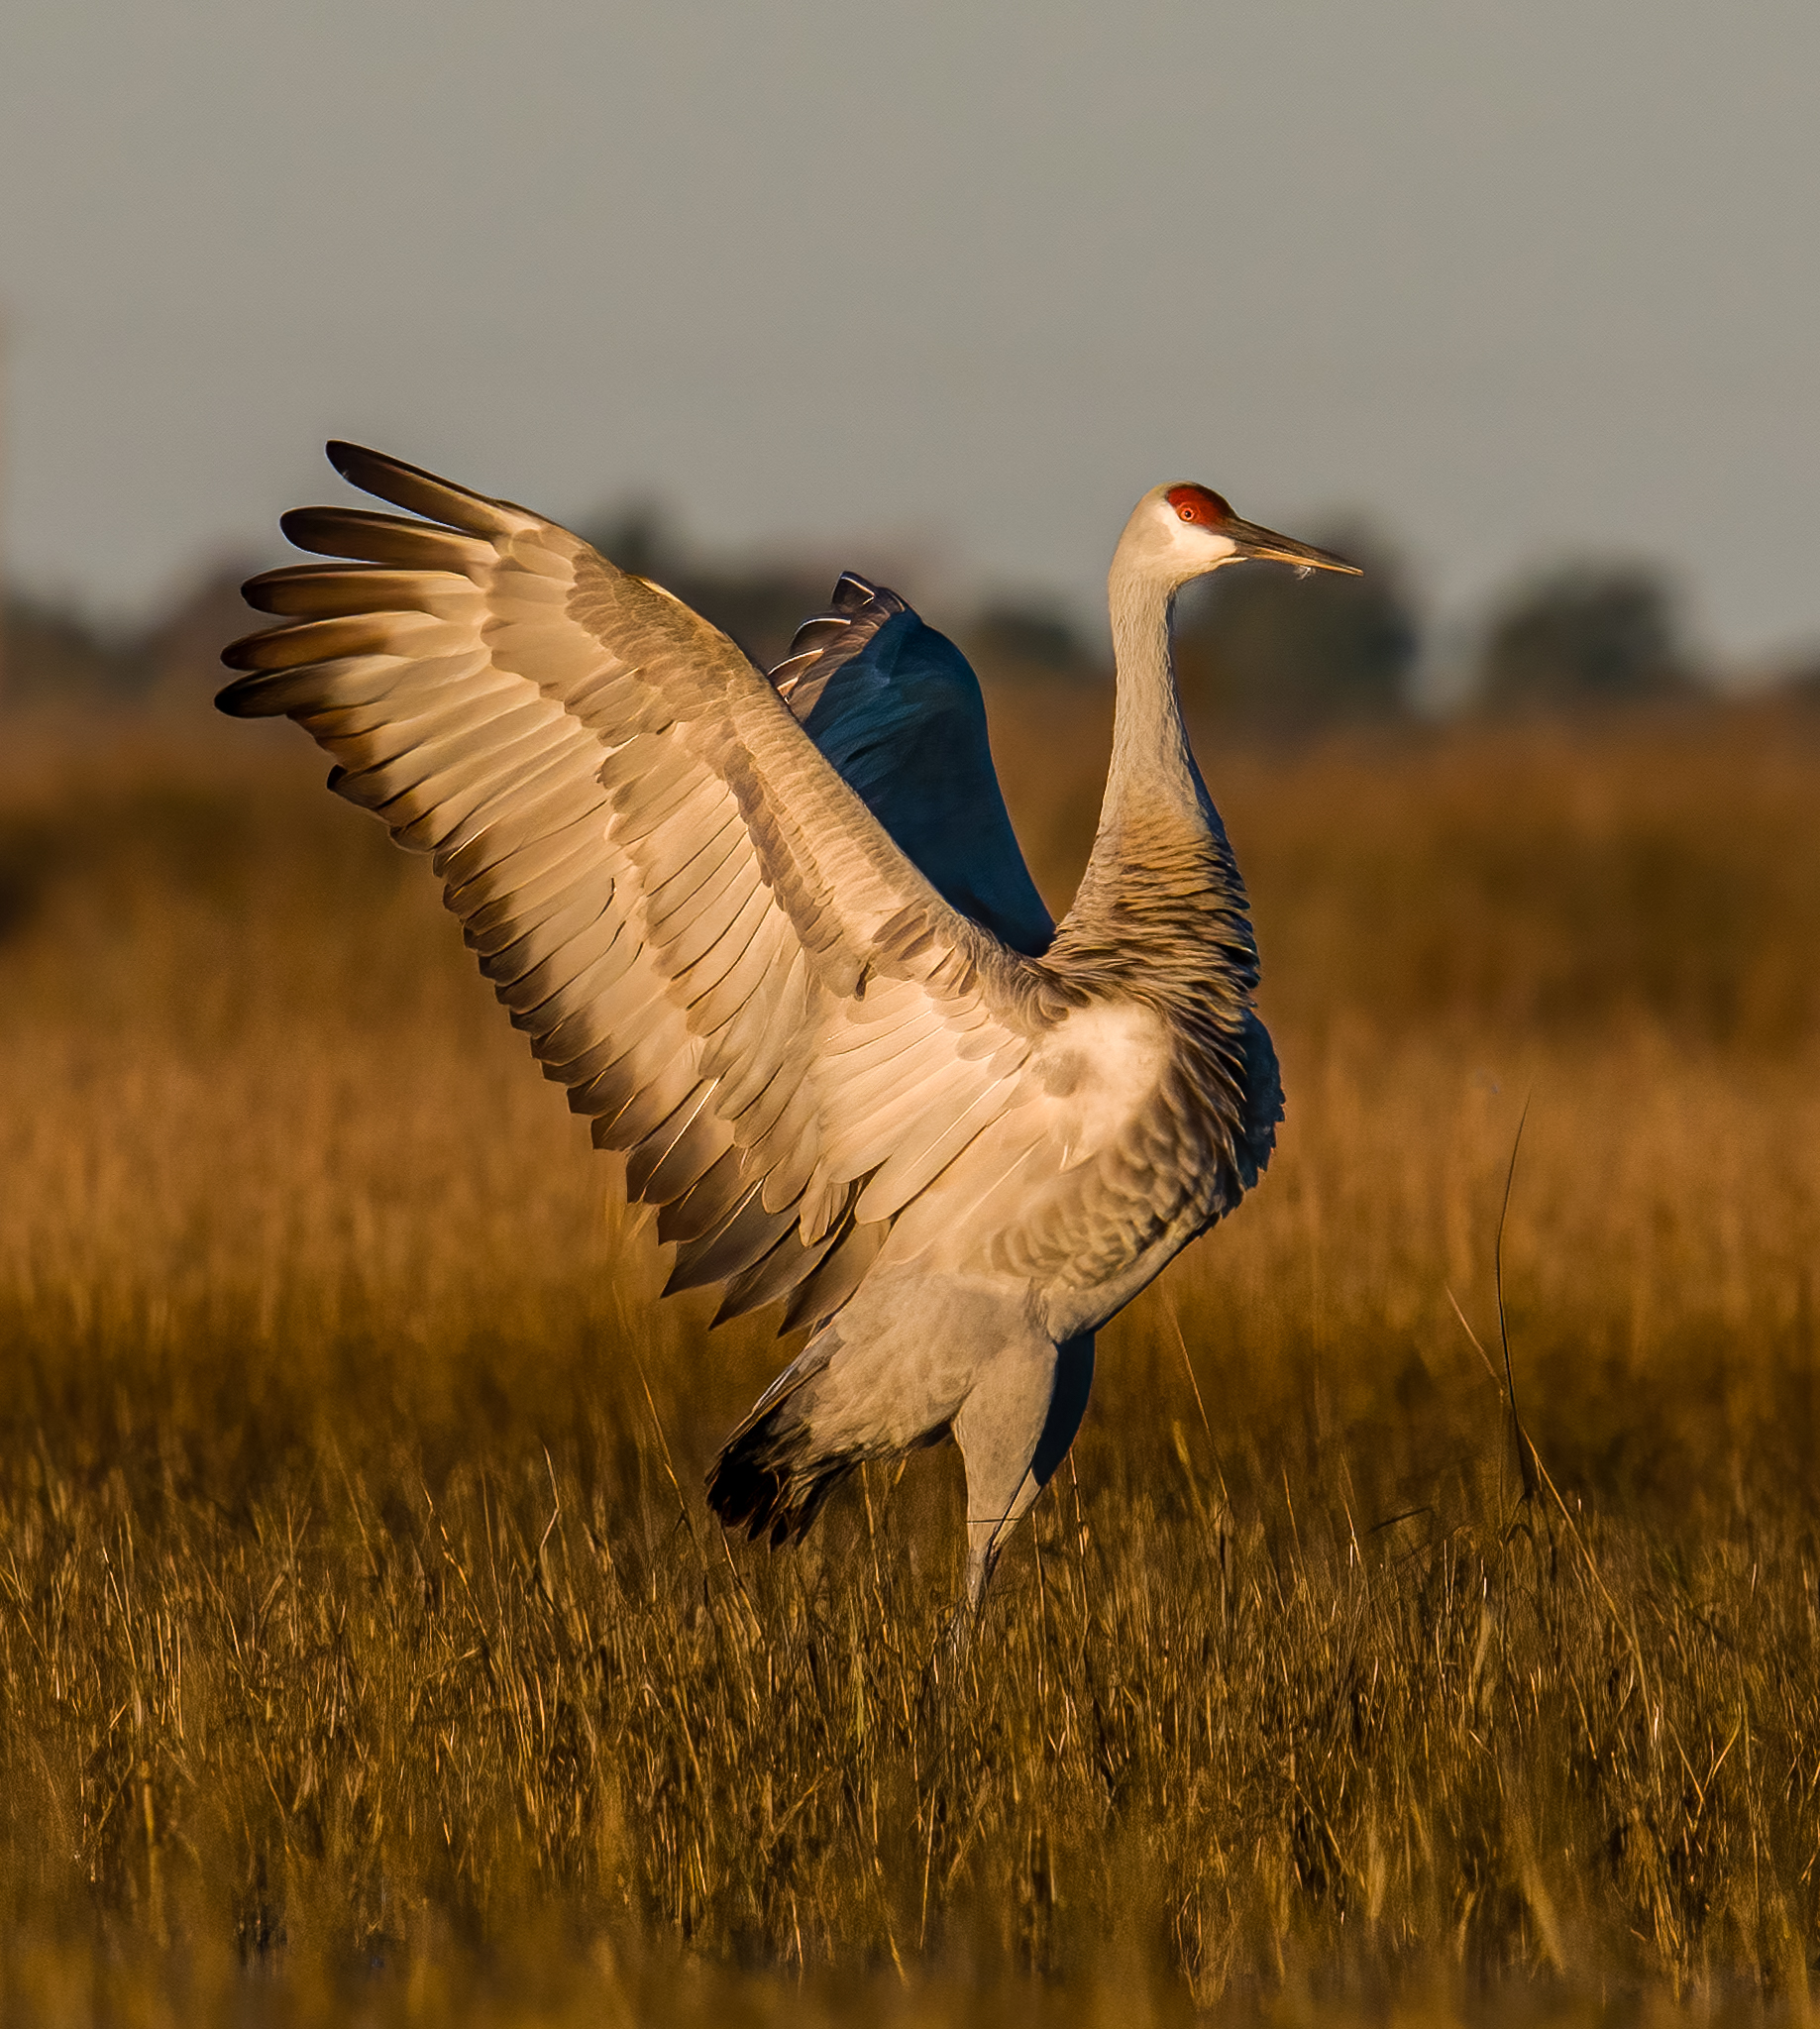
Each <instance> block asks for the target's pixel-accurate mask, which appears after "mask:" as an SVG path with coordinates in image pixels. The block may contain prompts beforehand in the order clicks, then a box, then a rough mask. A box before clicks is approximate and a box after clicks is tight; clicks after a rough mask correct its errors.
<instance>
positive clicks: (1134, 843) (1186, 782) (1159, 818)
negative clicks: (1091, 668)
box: [1052, 545, 1256, 993]
mask: <svg viewBox="0 0 1820 2029" xmlns="http://www.w3.org/2000/svg"><path fill="white" fill-rule="evenodd" d="M1123 549H1124V546H1123V545H1122V546H1121V551H1122V554H1121V555H1120V556H1119V557H1116V558H1115V559H1114V562H1113V571H1112V577H1111V580H1110V582H1109V585H1108V587H1107V588H1108V593H1109V596H1110V601H1111V607H1112V622H1113V645H1114V649H1115V651H1116V654H1117V659H1118V693H1117V698H1116V701H1115V704H1114V710H1113V756H1112V766H1111V768H1110V770H1109V771H1108V774H1107V779H1106V800H1105V801H1104V803H1103V804H1102V805H1101V810H1100V827H1099V830H1098V832H1097V833H1096V834H1095V837H1094V844H1093V852H1092V854H1091V856H1090V857H1089V859H1088V862H1087V871H1086V873H1085V874H1084V875H1083V877H1082V880H1081V886H1080V889H1079V891H1078V893H1077V894H1076V896H1075V901H1074V907H1073V908H1071V909H1070V910H1069V911H1068V915H1067V917H1066V919H1065V920H1064V922H1063V923H1062V925H1061V927H1060V929H1059V930H1058V932H1057V937H1056V943H1055V945H1054V947H1052V955H1053V956H1054V957H1055V958H1056V959H1057V960H1058V961H1060V962H1062V963H1064V964H1066V963H1068V962H1069V960H1070V959H1074V960H1076V961H1079V962H1083V963H1090V964H1093V965H1096V966H1098V965H1104V964H1112V965H1114V966H1116V967H1117V968H1118V969H1120V970H1122V971H1124V970H1129V971H1131V972H1132V974H1133V977H1134V978H1138V979H1142V978H1154V979H1155V980H1156V981H1157V982H1158V983H1159V984H1164V983H1166V982H1167V980H1168V979H1169V978H1171V977H1174V978H1176V979H1178V980H1179V981H1182V982H1190V981H1193V982H1199V981H1202V980H1204V979H1205V978H1206V977H1207V976H1208V974H1209V972H1210V970H1211V971H1212V972H1213V973H1216V974H1220V975H1223V976H1224V975H1228V974H1230V975H1231V984H1232V985H1233V987H1234V988H1235V989H1236V990H1237V991H1238V992H1239V993H1244V992H1248V990H1249V988H1250V986H1251V985H1252V984H1253V983H1254V982H1255V977H1256V959H1255V950H1254V946H1253V945H1252V942H1251V929H1250V923H1249V921H1248V920H1247V918H1246V915H1245V900H1244V889H1243V887H1242V886H1241V885H1240V883H1239V879H1238V871H1237V868H1236V867H1235V865H1234V864H1233V861H1232V854H1231V847H1230V846H1229V845H1228V844H1227V838H1226V831H1225V829H1224V827H1223V826H1222V824H1221V822H1220V816H1219V812H1218V811H1217V810H1216V809H1215V808H1214V804H1213V800H1212V798H1210V797H1209V795H1208V793H1207V788H1206V785H1205V784H1204V783H1203V782H1202V780H1201V771H1200V770H1199V769H1198V768H1197V767H1196V766H1195V759H1194V755H1193V753H1192V752H1191V751H1190V749H1189V745H1188V729H1187V727H1186V726H1185V725H1184V724H1183V722H1182V705H1181V699H1180V696H1179V695H1178V694H1177V691H1176V682H1175V669H1174V663H1173V660H1172V657H1171V654H1170V647H1169V609H1170V605H1171V603H1172V600H1173V595H1174V593H1173V587H1172V586H1171V585H1170V584H1169V583H1168V582H1167V580H1166V579H1164V578H1162V577H1160V576H1159V575H1158V574H1157V573H1156V572H1155V571H1154V570H1149V571H1146V570H1145V569H1144V568H1143V566H1142V563H1141V560H1137V561H1132V560H1127V559H1126V558H1125V557H1124V554H1123Z"/></svg>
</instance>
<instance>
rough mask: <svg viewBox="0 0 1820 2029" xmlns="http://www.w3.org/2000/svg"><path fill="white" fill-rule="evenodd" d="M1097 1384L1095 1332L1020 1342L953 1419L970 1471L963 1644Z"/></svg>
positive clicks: (960, 1619)
mask: <svg viewBox="0 0 1820 2029" xmlns="http://www.w3.org/2000/svg"><path fill="white" fill-rule="evenodd" d="M1092 1386H1093V1334H1092V1333H1091V1332H1084V1333H1082V1335H1080V1336H1079V1337H1078V1338H1069V1339H1065V1340H1064V1341H1063V1342H1062V1343H1061V1344H1060V1345H1053V1344H1051V1343H1050V1342H1049V1341H1048V1340H1047V1339H1042V1338H1037V1339H1034V1340H1032V1341H1017V1342H1014V1343H1013V1344H1011V1345H1008V1346H1007V1347H1006V1348H1005V1350H1004V1351H1003V1352H1002V1353H1001V1354H1000V1355H999V1357H998V1358H997V1359H995V1360H994V1361H993V1362H992V1364H991V1365H990V1366H989V1367H988V1368H987V1370H986V1372H985V1373H984V1374H983V1375H982V1376H981V1377H980V1380H979V1381H978V1383H977V1384H976V1385H975V1387H974V1388H973V1391H972V1392H971V1393H970V1394H969V1395H968V1397H967V1399H966V1401H965V1402H964V1403H963V1404H962V1405H961V1409H960V1414H959V1415H958V1416H956V1417H955V1419H954V1437H955V1442H957V1443H958V1444H959V1445H960V1447H961V1456H962V1458H963V1460H964V1461H965V1463H966V1467H967V1596H966V1599H965V1601H964V1602H963V1604H962V1606H961V1609H960V1611H959V1613H958V1614H957V1615H956V1617H955V1623H954V1639H955V1641H956V1643H957V1644H964V1643H965V1641H966V1639H967V1637H968V1635H969V1634H970V1633H971V1631H972V1626H973V1623H974V1621H975V1620H976V1619H977V1618H978V1615H979V1611H980V1604H981V1602H982V1601H983V1600H984V1598H985V1596H986V1587H987V1585H988V1583H989V1582H990V1580H991V1578H992V1573H993V1567H994V1566H995V1565H996V1564H997V1563H998V1561H999V1552H1000V1551H1001V1550H1002V1549H1003V1548H1004V1547H1005V1542H1006V1539H1007V1538H1008V1537H1009V1536H1010V1535H1011V1533H1012V1531H1013V1530H1014V1529H1015V1528H1016V1527H1017V1524H1018V1523H1019V1522H1020V1521H1021V1520H1022V1519H1023V1517H1024V1515H1025V1514H1027V1513H1028V1512H1029V1508H1030V1505H1031V1503H1032V1502H1033V1501H1034V1500H1035V1499H1036V1496H1037V1495H1038V1494H1039V1493H1041V1492H1042V1490H1043V1488H1044V1487H1045V1486H1047V1485H1048V1483H1049V1479H1050V1476H1051V1474H1052V1473H1053V1472H1054V1471H1055V1468H1056V1467H1057V1466H1058V1465H1059V1464H1060V1463H1061V1462H1062V1460H1063V1459H1064V1458H1065V1457H1067V1455H1068V1447H1069V1445H1070V1444H1072V1443H1073V1442H1074V1434H1075V1432H1076V1431H1078V1430H1079V1429H1080V1427H1081V1418H1082V1417H1083V1416H1084V1415H1085V1414H1086V1411H1087V1396H1088V1391H1089V1390H1090V1389H1091V1388H1092Z"/></svg>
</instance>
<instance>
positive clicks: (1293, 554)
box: [1221, 520, 1365, 578]
mask: <svg viewBox="0 0 1820 2029" xmlns="http://www.w3.org/2000/svg"><path fill="white" fill-rule="evenodd" d="M1221 533H1222V534H1223V535H1230V536H1231V538H1232V540H1233V541H1234V542H1235V543H1236V544H1237V545H1238V554H1239V555H1240V556H1241V557H1257V558H1259V559H1261V560H1262V561H1263V562H1265V563H1269V564H1294V565H1295V566H1296V568H1297V569H1298V570H1299V571H1340V572H1343V573H1344V574H1345V575H1346V576H1347V577H1348V578H1362V577H1363V576H1364V575H1365V574H1364V572H1363V571H1362V570H1360V568H1359V567H1358V565H1356V564H1348V563H1347V562H1346V560H1345V558H1344V557H1337V556H1335V555H1334V553H1333V551H1331V550H1318V549H1316V548H1315V546H1314V544H1313V543H1300V542H1297V540H1296V539H1295V537H1294V536H1292V535H1278V534H1277V533H1276V531H1275V530H1274V529H1268V528H1259V527H1258V526H1257V524H1256V523H1255V522H1253V521H1236V520H1234V521H1229V522H1228V523H1227V524H1226V527H1225V528H1224V529H1223V530H1222V531H1221Z"/></svg>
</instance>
